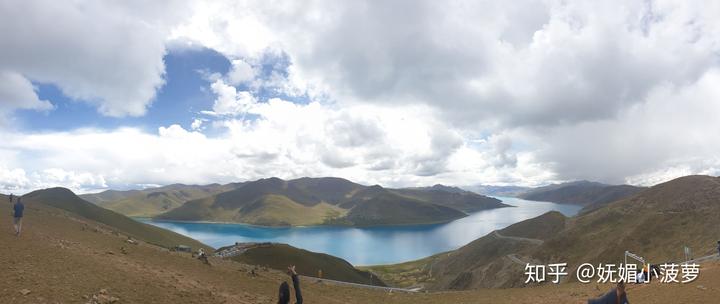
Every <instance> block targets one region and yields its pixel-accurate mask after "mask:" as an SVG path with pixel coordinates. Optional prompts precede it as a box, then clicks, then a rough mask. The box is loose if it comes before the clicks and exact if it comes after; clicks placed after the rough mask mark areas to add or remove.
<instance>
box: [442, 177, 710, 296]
mask: <svg viewBox="0 0 720 304" xmlns="http://www.w3.org/2000/svg"><path fill="white" fill-rule="evenodd" d="M719 201H720V178H717V177H709V176H688V177H683V178H679V179H676V180H673V181H670V182H667V183H664V184H660V185H657V186H654V187H652V188H649V189H648V190H645V191H643V192H641V193H639V194H638V195H636V196H633V197H631V198H628V199H625V200H620V201H617V202H614V203H611V204H609V205H607V206H605V207H602V208H600V209H598V210H595V211H592V212H589V213H586V214H581V215H579V216H576V217H573V218H569V219H565V220H563V217H562V215H560V214H554V215H553V214H552V213H549V214H545V215H543V216H541V217H539V218H535V219H530V220H527V221H524V222H520V223H517V224H515V225H512V226H510V227H508V228H506V229H503V230H500V231H499V232H500V234H502V235H504V236H518V237H526V238H539V239H544V240H545V242H544V243H542V244H540V245H538V244H536V243H533V242H527V241H521V240H517V239H512V238H499V237H498V236H497V235H495V234H489V235H486V236H484V237H481V238H479V239H477V240H475V241H473V242H471V243H470V244H468V245H466V246H464V247H462V248H460V249H458V250H456V251H453V252H450V253H449V255H447V256H445V257H443V258H441V259H436V260H434V261H432V264H431V265H430V272H432V275H433V281H434V283H433V284H432V286H431V287H432V288H437V289H446V288H461V289H464V288H478V287H513V286H522V285H523V281H522V280H523V276H522V274H523V273H524V263H525V262H533V263H544V264H547V263H553V262H558V261H562V262H567V263H568V265H569V269H568V271H569V272H570V273H572V272H573V271H574V267H577V266H578V265H580V264H581V263H585V262H588V263H593V264H597V263H619V262H621V261H622V259H623V253H624V251H625V250H630V251H632V252H634V253H637V254H639V255H641V256H643V257H645V258H647V259H648V260H649V261H651V262H653V263H662V262H666V261H676V262H678V261H681V260H682V258H683V250H682V248H683V246H685V245H687V246H689V247H691V248H692V249H693V252H694V253H695V256H704V255H708V254H711V253H714V252H716V249H715V246H716V244H717V243H716V242H717V227H719V226H720V204H718V202H719ZM513 258H515V259H513ZM518 260H519V261H520V262H522V263H518ZM569 279H570V280H572V277H569Z"/></svg>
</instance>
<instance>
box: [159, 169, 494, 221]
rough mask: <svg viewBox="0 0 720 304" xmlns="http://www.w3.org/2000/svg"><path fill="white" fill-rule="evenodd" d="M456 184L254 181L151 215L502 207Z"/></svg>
mask: <svg viewBox="0 0 720 304" xmlns="http://www.w3.org/2000/svg"><path fill="white" fill-rule="evenodd" d="M507 206H508V205H505V204H503V203H501V202H500V200H497V199H494V198H489V197H485V196H482V195H479V194H475V193H472V192H468V191H464V190H461V189H458V188H452V187H445V186H435V187H430V188H408V189H386V188H383V187H381V186H378V185H374V186H363V185H360V184H356V183H353V182H351V181H348V180H345V179H341V178H332V177H325V178H307V177H304V178H300V179H295V180H290V181H284V180H282V179H279V178H268V179H260V180H257V181H253V182H247V183H244V184H242V185H241V186H239V187H238V188H236V189H233V190H231V191H226V192H223V193H219V194H215V195H212V196H208V197H205V198H201V199H196V200H192V201H189V202H187V203H185V204H183V205H182V206H180V207H178V208H176V209H173V210H170V211H168V212H165V213H163V214H160V215H158V216H156V218H157V219H162V220H184V221H221V222H239V223H248V224H256V225H269V226H286V225H320V224H339V225H356V226H368V225H404V224H428V223H438V222H447V221H451V220H454V219H458V218H461V217H464V216H466V215H467V214H466V212H473V211H479V210H485V209H492V208H500V207H507Z"/></svg>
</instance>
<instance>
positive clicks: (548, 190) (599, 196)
mask: <svg viewBox="0 0 720 304" xmlns="http://www.w3.org/2000/svg"><path fill="white" fill-rule="evenodd" d="M644 189H646V188H645V187H636V186H630V185H607V184H603V183H598V182H589V181H575V182H568V183H562V184H552V185H548V186H544V187H538V188H532V189H529V190H526V191H524V192H522V193H519V194H518V195H517V197H519V198H522V199H526V200H531V201H545V202H553V203H558V204H573V205H580V206H583V207H584V209H583V211H582V212H587V211H589V210H594V209H597V208H599V207H601V206H603V205H606V204H608V203H610V202H613V201H616V200H619V199H622V198H626V197H630V196H633V195H635V194H636V193H638V192H640V191H642V190H644Z"/></svg>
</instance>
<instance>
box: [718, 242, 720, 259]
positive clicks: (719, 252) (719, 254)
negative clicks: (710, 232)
mask: <svg viewBox="0 0 720 304" xmlns="http://www.w3.org/2000/svg"><path fill="white" fill-rule="evenodd" d="M718 256H720V241H718Z"/></svg>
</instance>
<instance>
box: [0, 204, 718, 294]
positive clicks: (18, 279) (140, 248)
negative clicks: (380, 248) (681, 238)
mask: <svg viewBox="0 0 720 304" xmlns="http://www.w3.org/2000/svg"><path fill="white" fill-rule="evenodd" d="M1 207H2V208H3V209H6V210H7V212H6V213H5V214H6V215H5V216H4V217H2V218H0V244H1V247H0V248H2V257H1V258H0V303H98V302H102V301H107V302H108V303H109V302H112V301H115V302H114V303H276V301H277V297H276V294H277V289H278V285H279V284H280V283H281V282H282V281H283V280H288V277H287V275H285V274H284V273H281V272H277V271H272V270H269V271H260V272H258V276H256V277H254V276H251V275H250V269H252V267H251V266H248V265H243V264H239V263H236V262H231V261H224V260H219V259H214V258H213V259H211V262H212V266H207V265H204V264H202V263H201V262H200V261H198V260H196V259H193V258H191V257H190V255H189V254H182V253H173V252H169V251H167V250H165V249H162V248H159V247H156V246H153V245H148V244H143V243H140V244H139V245H133V244H129V243H127V242H126V240H127V237H125V236H123V235H122V234H118V233H114V232H113V231H112V229H110V228H109V227H104V226H102V225H98V224H96V223H94V222H91V221H87V220H83V219H77V218H74V217H73V216H71V215H69V214H67V213H64V212H61V211H59V210H56V209H53V208H49V207H42V206H27V207H26V217H25V219H24V225H23V226H24V231H23V234H22V235H21V236H20V237H16V236H15V235H14V233H13V229H12V218H11V215H10V213H11V212H10V206H9V205H8V204H7V203H6V202H4V203H3V204H2V206H1ZM302 286H303V294H304V298H305V303H408V304H410V303H412V304H420V303H586V302H587V299H588V298H590V297H594V296H597V295H600V294H602V293H604V292H606V291H607V290H609V289H610V288H611V287H612V286H611V285H609V284H606V285H597V284H578V283H570V284H561V285H548V286H540V287H531V288H530V287H529V288H514V289H485V290H473V291H463V292H438V293H415V294H406V293H388V292H384V291H378V290H368V289H360V288H350V287H339V286H331V285H325V284H322V283H317V282H312V281H305V280H304V281H303V282H302ZM628 295H629V299H630V301H631V302H632V303H717V302H718V299H720V264H719V263H718V262H717V261H715V262H710V263H707V264H704V265H703V266H702V268H701V272H700V275H699V278H698V279H697V280H696V281H695V282H693V283H690V284H684V285H678V284H660V283H653V284H650V285H633V286H629V287H628Z"/></svg>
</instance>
